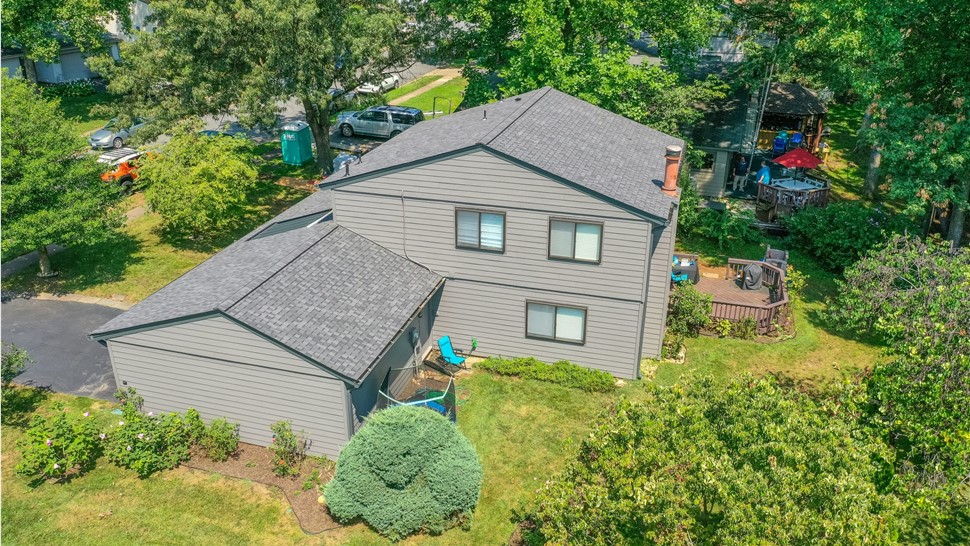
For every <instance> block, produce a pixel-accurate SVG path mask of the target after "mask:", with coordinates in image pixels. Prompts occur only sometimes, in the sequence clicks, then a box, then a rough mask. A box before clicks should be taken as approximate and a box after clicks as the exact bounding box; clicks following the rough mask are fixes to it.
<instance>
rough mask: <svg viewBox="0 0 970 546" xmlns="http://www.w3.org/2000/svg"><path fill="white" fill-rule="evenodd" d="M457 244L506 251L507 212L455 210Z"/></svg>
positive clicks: (478, 248) (462, 246)
mask: <svg viewBox="0 0 970 546" xmlns="http://www.w3.org/2000/svg"><path fill="white" fill-rule="evenodd" d="M455 246H457V247H458V248H471V249H475V250H488V251H491V252H504V251H505V213H502V212H486V211H478V210H461V209H459V210H456V211H455Z"/></svg>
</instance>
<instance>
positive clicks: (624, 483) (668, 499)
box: [521, 378, 905, 545]
mask: <svg viewBox="0 0 970 546" xmlns="http://www.w3.org/2000/svg"><path fill="white" fill-rule="evenodd" d="M649 390H650V394H651V400H650V402H648V403H633V402H630V401H621V402H620V403H619V404H618V405H617V406H616V408H615V409H614V410H613V411H612V413H611V415H610V417H609V418H608V419H606V421H605V422H603V423H601V424H599V425H597V426H596V427H595V428H594V430H593V432H592V433H590V435H589V436H588V437H587V438H586V439H585V440H583V443H582V445H581V446H580V449H579V455H578V457H577V459H576V460H575V461H573V462H571V463H569V464H568V465H567V466H566V468H565V470H564V471H563V473H562V474H561V475H559V476H557V477H555V478H554V479H552V480H550V481H548V482H546V485H545V486H543V487H542V488H541V489H540V490H539V491H538V493H537V497H536V498H535V499H534V501H533V502H531V503H530V504H529V505H527V506H526V509H525V510H523V513H522V514H521V516H522V519H523V520H524V521H523V529H524V530H525V534H526V535H531V536H528V538H535V539H536V540H535V542H528V541H527V543H543V542H545V543H555V544H567V543H568V544H611V545H624V544H678V545H679V544H683V545H687V544H724V545H740V544H792V545H797V544H805V545H809V544H811V545H819V544H822V545H824V544H832V545H835V544H839V545H841V544H895V543H898V541H899V538H898V533H899V530H900V528H901V527H903V526H904V525H905V520H904V519H903V518H901V517H900V516H901V514H902V512H903V507H902V503H901V502H900V501H899V500H898V499H897V498H895V497H894V496H893V495H891V494H888V493H886V492H884V491H883V487H884V485H885V484H884V483H883V482H884V480H883V473H884V470H885V468H886V465H887V461H888V460H889V457H891V452H890V451H889V450H888V449H887V448H886V446H885V445H884V444H882V443H880V442H878V441H873V440H871V439H869V438H867V436H866V435H865V434H864V432H863V431H860V429H859V427H858V426H856V425H854V424H852V423H850V422H846V421H843V420H841V419H839V418H838V417H833V416H832V415H831V413H830V412H828V411H825V410H824V409H823V408H820V407H819V406H818V405H816V403H814V402H813V401H812V400H810V399H809V398H808V397H807V396H805V395H803V394H799V393H796V392H793V391H787V390H784V389H782V388H780V387H778V386H777V385H776V384H775V383H774V382H772V381H770V380H767V379H761V380H754V379H751V378H742V379H740V380H736V381H734V382H732V383H731V384H730V385H728V386H726V387H725V386H722V385H718V384H716V383H714V381H713V380H711V379H704V380H692V381H688V382H686V383H681V384H677V385H674V386H672V387H650V388H649Z"/></svg>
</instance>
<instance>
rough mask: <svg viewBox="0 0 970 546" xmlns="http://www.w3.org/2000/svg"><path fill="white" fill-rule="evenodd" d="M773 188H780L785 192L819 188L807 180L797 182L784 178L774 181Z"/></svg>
mask: <svg viewBox="0 0 970 546" xmlns="http://www.w3.org/2000/svg"><path fill="white" fill-rule="evenodd" d="M771 186H772V187H774V188H779V189H783V190H796V191H805V190H816V189H818V186H817V185H815V184H813V183H811V182H809V181H807V180H796V179H794V178H782V179H780V180H773V181H772V182H771Z"/></svg>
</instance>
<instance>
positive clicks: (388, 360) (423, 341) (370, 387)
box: [350, 291, 440, 432]
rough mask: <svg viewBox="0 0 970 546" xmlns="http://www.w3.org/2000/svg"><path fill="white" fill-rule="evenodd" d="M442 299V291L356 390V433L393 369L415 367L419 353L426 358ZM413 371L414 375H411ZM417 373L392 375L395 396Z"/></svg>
mask: <svg viewBox="0 0 970 546" xmlns="http://www.w3.org/2000/svg"><path fill="white" fill-rule="evenodd" d="M439 298H440V291H439V293H438V294H436V295H435V296H433V297H432V299H431V301H430V302H429V304H428V306H427V307H426V308H425V309H424V310H422V311H421V312H420V313H419V315H418V316H416V317H414V319H412V320H411V322H410V323H408V325H407V327H406V328H405V329H404V330H403V332H402V333H401V335H400V336H399V337H398V338H397V339H396V340H394V342H393V343H392V344H391V347H390V348H389V349H388V350H387V352H386V353H385V354H384V356H383V357H381V359H380V361H379V362H378V363H377V365H376V366H374V369H373V370H372V371H371V372H370V373H369V374H368V375H367V377H366V378H365V379H364V381H363V382H362V383H361V385H360V387H358V388H356V389H352V390H351V392H350V394H351V402H352V404H353V408H352V411H353V421H352V424H353V427H354V432H356V431H357V430H359V429H360V427H361V426H362V425H363V424H364V419H365V417H367V416H368V415H370V413H371V412H372V411H373V410H374V405H375V404H376V403H377V402H378V397H379V396H380V394H378V391H379V390H380V388H381V386H382V385H383V383H384V378H385V377H387V373H388V371H389V370H391V369H392V368H404V367H407V366H412V365H415V364H416V362H415V360H414V355H415V352H416V353H417V357H418V359H419V360H420V358H421V357H422V356H423V355H424V353H425V351H426V350H427V349H428V347H429V345H430V343H431V328H432V325H433V324H434V309H435V307H436V306H437V302H438V299H439ZM412 330H417V331H418V335H419V339H420V343H419V345H418V347H417V351H415V350H414V347H413V346H412V345H411V335H410V332H411V331H412ZM408 372H410V373H408ZM413 375H414V372H413V370H401V371H396V372H392V375H391V378H392V381H391V385H390V387H389V388H390V392H391V395H392V396H393V395H396V394H397V393H399V392H401V390H402V389H403V388H404V386H406V385H407V382H408V381H409V380H410V379H411V377H413Z"/></svg>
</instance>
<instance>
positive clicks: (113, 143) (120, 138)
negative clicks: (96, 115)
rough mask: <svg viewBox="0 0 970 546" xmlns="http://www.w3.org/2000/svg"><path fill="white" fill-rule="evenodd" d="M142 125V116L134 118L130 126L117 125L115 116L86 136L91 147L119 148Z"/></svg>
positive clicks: (143, 121)
mask: <svg viewBox="0 0 970 546" xmlns="http://www.w3.org/2000/svg"><path fill="white" fill-rule="evenodd" d="M144 125H145V120H144V119H143V118H135V119H134V120H133V121H132V124H131V126H130V127H119V126H118V120H117V118H116V119H112V120H111V121H109V122H108V123H105V124H104V127H102V128H100V129H98V130H97V131H95V132H94V134H92V135H91V136H90V137H89V138H88V143H89V144H90V145H91V147H92V148H121V147H122V146H124V145H125V142H127V141H128V138H130V137H131V135H133V134H135V131H137V130H138V129H141V128H142V127H143V126H144Z"/></svg>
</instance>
